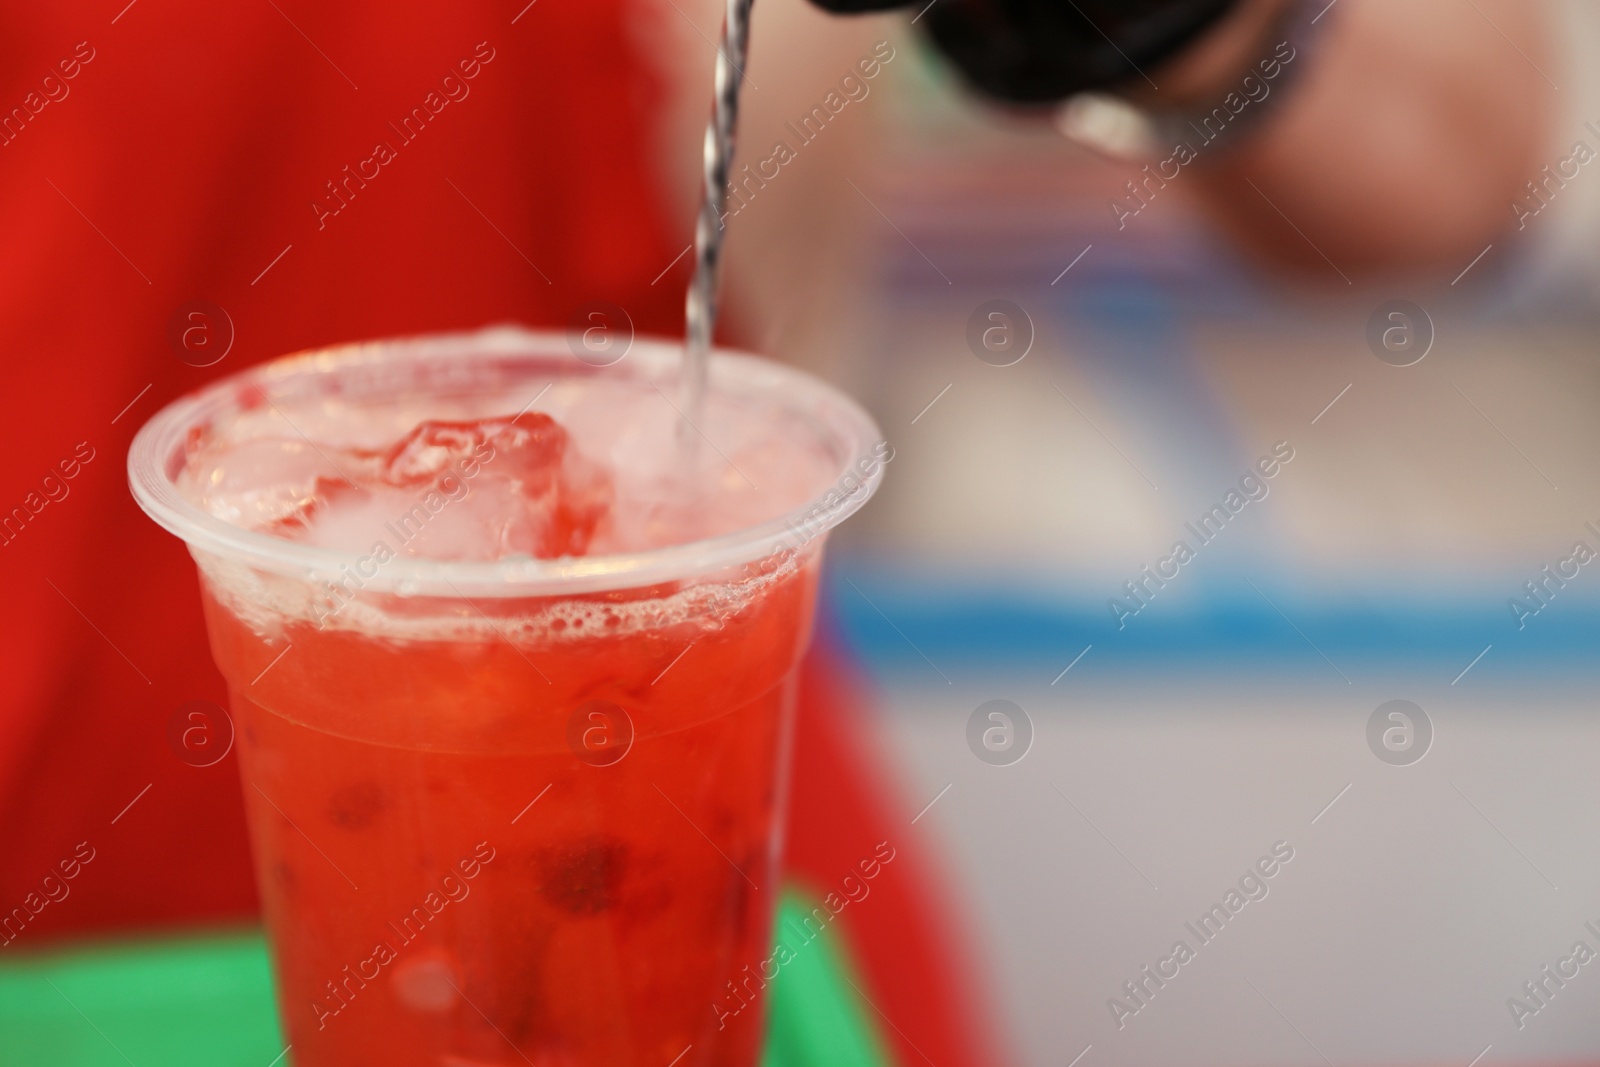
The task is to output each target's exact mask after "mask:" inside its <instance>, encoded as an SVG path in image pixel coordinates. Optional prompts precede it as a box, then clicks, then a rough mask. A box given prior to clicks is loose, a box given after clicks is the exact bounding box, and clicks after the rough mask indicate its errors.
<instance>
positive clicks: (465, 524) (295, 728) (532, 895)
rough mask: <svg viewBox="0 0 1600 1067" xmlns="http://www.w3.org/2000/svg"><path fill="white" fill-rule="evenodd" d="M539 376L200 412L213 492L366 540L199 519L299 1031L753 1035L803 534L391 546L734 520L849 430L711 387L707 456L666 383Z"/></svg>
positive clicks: (750, 1053)
mask: <svg viewBox="0 0 1600 1067" xmlns="http://www.w3.org/2000/svg"><path fill="white" fill-rule="evenodd" d="M529 399H530V398H529V397H527V396H512V395H505V396H475V397H466V398H454V399H451V398H437V397H436V398H428V399H418V400H416V401H405V402H399V403H396V402H394V401H392V400H391V401H387V402H385V403H384V404H383V405H381V406H379V405H374V406H371V407H363V406H361V405H359V404H353V403H347V402H344V401H338V400H330V399H326V398H324V399H319V400H316V401H314V402H313V401H307V402H305V403H304V404H301V405H288V402H286V401H283V400H281V399H280V400H277V401H275V402H273V403H270V404H262V405H259V406H256V407H253V408H250V409H249V410H247V411H245V412H244V413H243V414H241V415H240V416H238V417H237V418H236V419H234V420H232V421H231V422H229V423H228V424H226V425H217V426H212V427H210V428H208V429H206V430H204V431H202V432H199V433H196V434H194V435H192V437H191V440H190V444H189V448H188V460H187V465H186V467H185V470H184V472H183V474H182V477H181V478H180V483H181V484H182V486H183V487H184V489H185V491H186V492H187V493H188V494H189V495H190V497H191V499H193V500H194V501H195V502H196V503H198V504H199V505H200V506H202V507H204V508H206V509H207V510H209V511H210V512H211V513H212V514H215V515H219V516H221V517H223V518H226V519H227V520H228V521H230V522H233V523H236V524H238V525H241V526H246V527H249V528H252V529H257V530H261V531H265V532H270V533H272V534H274V535H276V536H280V537H284V538H287V539H291V540H296V541H301V542H306V543H312V544H317V545H322V546H325V547H333V548H340V549H344V550H347V551H349V552H352V553H355V552H359V553H362V554H363V556H362V558H363V559H364V560H366V561H367V562H366V563H365V564H362V563H357V564H355V565H353V566H352V567H351V568H349V569H347V571H346V573H345V577H344V578H343V579H341V580H338V581H334V580H329V581H323V582H321V583H308V582H306V581H305V580H304V579H300V578H288V577H283V576H279V575H274V574H268V573H264V572H260V571H256V570H252V569H249V568H246V567H244V566H243V565H241V564H237V563H230V562H227V561H223V560H221V559H218V558H215V557H212V556H210V555H208V554H206V553H203V552H198V553H197V556H198V559H199V563H200V566H201V571H202V575H203V579H204V580H203V585H204V594H205V603H206V611H207V619H208V625H209V629H210V635H211V642H212V647H213V651H214V653H215V656H216V659H217V662H218V664H219V666H220V667H221V669H222V671H223V673H224V675H225V676H226V677H227V679H228V683H229V686H230V690H231V693H232V702H233V708H234V713H235V716H236V719H237V727H238V736H239V743H238V747H239V752H240V759H241V772H242V775H243V778H244V792H245V800H246V806H247V810H248V814H249V818H250V822H251V834H252V847H253V849H254V853H255V860H256V867H257V872H258V877H259V882H260V886H261V892H262V896H263V901H264V905H265V911H266V917H267V922H268V925H269V930H270V933H271V935H272V944H273V951H274V964H275V969H276V976H277V984H278V992H279V999H280V1011H281V1015H282V1018H283V1020H284V1023H285V1026H286V1030H287V1032H286V1034H285V1039H286V1041H288V1042H290V1043H292V1045H293V1051H292V1052H291V1053H290V1056H291V1057H292V1058H293V1060H294V1062H295V1063H297V1064H299V1065H300V1067H334V1065H340V1067H344V1065H353V1064H380V1063H381V1064H385V1065H418V1067H421V1065H428V1067H487V1065H501V1064H521V1063H524V1062H532V1063H537V1064H540V1065H544V1064H585V1065H602V1064H603V1065H622V1064H649V1065H653V1067H661V1065H665V1064H668V1063H673V1062H674V1061H675V1060H676V1062H677V1063H678V1064H680V1065H681V1067H687V1065H690V1064H715V1065H718V1067H724V1065H725V1067H735V1065H737V1067H752V1065H753V1064H755V1062H756V1059H757V1056H758V1054H759V1044H760V1036H761V1035H760V1028H761V1024H760V1020H761V1017H762V1011H761V1008H762V1007H763V1005H764V1003H765V998H766V996H767V991H766V990H765V986H766V984H767V981H768V979H769V978H770V977H771V975H770V974H766V975H763V974H762V972H761V968H762V967H763V966H770V957H771V951H770V948H769V945H770V942H771V921H772V915H773V912H774V909H775V905H776V900H777V896H776V894H777V890H778V883H777V873H776V866H775V861H776V849H775V840H776V836H777V826H778V820H779V817H780V812H779V807H780V805H781V792H782V791H781V786H780V775H779V768H780V767H781V765H782V752H783V749H784V737H785V729H786V723H787V721H788V716H789V712H790V711H791V710H792V697H793V694H792V679H793V673H794V671H793V668H794V666H795V664H796V663H797V661H798V659H799V656H800V655H801V653H802V651H803V648H804V645H805V642H806V639H807V635H808V632H809V630H810V625H811V616H812V611H813V602H814V597H815V585H816V570H817V564H818V561H817V555H816V552H815V546H814V545H812V546H800V547H799V550H798V551H797V552H796V553H794V554H792V555H788V554H786V555H785V556H783V557H782V558H781V559H780V558H774V559H768V560H765V561H757V562H754V563H751V564H747V565H741V566H736V567H732V568H729V569H727V570H725V571H722V572H718V573H716V574H713V575H703V576H696V577H693V578H689V579H685V580H683V581H679V582H672V583H666V584H662V585H657V586H651V587H647V588H633V589H622V590H612V591H607V592H601V593H593V594H587V595H577V596H572V595H568V596H539V597H533V596H528V597H520V598H510V597H466V596H456V595H427V596H409V597H403V596H399V595H397V594H396V593H394V592H392V591H384V590H380V589H379V588H378V585H379V584H381V583H377V582H376V581H375V580H374V579H375V576H376V575H378V574H381V572H382V568H383V567H385V566H388V565H391V564H392V563H393V562H394V561H395V560H398V559H402V558H404V557H408V556H412V557H414V556H423V557H428V558H438V559H448V560H478V561H482V560H495V559H508V558H520V557H531V558H555V557H560V556H572V555H584V554H589V555H593V554H595V553H601V552H620V551H632V550H638V549H645V548H650V547H656V546H662V545H670V544H676V543H680V542H685V541H689V540H693V539H697V538H704V537H708V536H714V535H716V534H719V533H726V532H730V531H734V530H738V529H741V528H745V527H748V526H749V525H751V524H752V523H755V522H759V521H763V520H767V519H771V518H773V517H776V516H778V515H781V514H783V513H785V512H786V511H787V510H789V509H790V508H792V507H794V506H796V505H799V504H801V503H803V502H804V501H806V500H808V499H812V498H814V497H815V496H817V495H818V494H819V493H820V492H821V491H822V490H824V489H825V488H826V482H827V480H828V479H829V478H830V477H831V476H832V474H833V473H834V471H836V469H837V463H836V461H835V462H833V463H832V464H831V465H830V461H829V460H828V459H827V457H826V456H825V454H824V451H823V450H822V449H821V448H820V447H817V448H811V447H809V446H808V445H807V443H806V442H807V441H811V440H814V439H815V432H814V431H810V430H807V429H806V428H805V427H804V426H803V425H801V423H800V421H798V420H796V421H795V422H794V424H793V425H790V424H789V423H788V422H786V420H788V419H792V418H793V416H788V415H785V414H783V413H782V412H779V411H760V410H749V409H746V410H740V409H738V408H737V407H735V406H727V407H722V408H719V407H718V406H717V405H716V404H715V403H712V404H709V405H708V408H707V410H706V412H705V416H704V420H703V422H702V423H701V427H702V429H704V430H705V431H706V433H707V436H708V438H709V439H710V440H711V441H712V442H714V444H715V447H714V448H707V449H703V450H701V452H702V456H701V459H702V460H703V463H702V466H701V467H700V468H699V469H698V470H696V471H695V472H693V473H692V474H690V475H685V474H684V473H683V472H681V471H678V470H676V469H675V465H676V464H677V462H678V461H679V456H680V454H679V452H678V450H677V449H676V448H675V447H674V441H675V437H674V434H675V432H676V427H677V422H678V419H679V416H678V414H677V413H676V411H675V410H674V408H673V407H672V405H671V404H670V403H669V402H667V401H666V399H665V398H664V397H661V396H658V395H656V394H655V393H654V392H653V391H652V390H651V389H650V388H649V387H648V385H645V386H644V387H642V388H641V387H640V385H639V384H638V383H617V384H611V383H607V382H606V381H604V380H601V379H594V380H581V381H575V382H558V383H556V384H555V385H553V386H551V387H550V389H549V390H548V391H547V392H546V393H544V394H543V395H542V396H541V397H540V398H539V401H538V403H537V404H536V405H533V406H529V404H528V401H529ZM286 405H287V406H286ZM380 546H381V548H382V549H383V551H379V548H380ZM742 1005H749V1006H750V1007H751V1008H752V1009H753V1010H742V1009H741V1006H742ZM734 1009H741V1010H734ZM680 1057H681V1058H680Z"/></svg>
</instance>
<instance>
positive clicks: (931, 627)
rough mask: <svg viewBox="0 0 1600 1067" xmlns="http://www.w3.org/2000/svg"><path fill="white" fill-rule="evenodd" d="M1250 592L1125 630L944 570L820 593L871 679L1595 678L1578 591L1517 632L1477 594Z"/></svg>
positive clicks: (1590, 611)
mask: <svg viewBox="0 0 1600 1067" xmlns="http://www.w3.org/2000/svg"><path fill="white" fill-rule="evenodd" d="M1255 582H1256V585H1257V586H1258V587H1259V588H1260V590H1261V593H1264V594H1265V595H1266V597H1267V598H1270V600H1271V603H1270V604H1269V603H1268V602H1267V600H1266V599H1263V597H1262V596H1261V595H1260V594H1258V593H1257V592H1256V590H1255V589H1252V588H1251V586H1250V585H1249V584H1246V583H1245V582H1244V581H1243V580H1240V581H1239V582H1238V583H1221V582H1218V583H1216V584H1215V585H1214V586H1213V587H1212V588H1211V589H1210V590H1208V591H1207V594H1206V595H1205V596H1204V597H1203V598H1201V599H1199V600H1198V602H1195V601H1191V602H1190V603H1189V604H1187V605H1178V604H1172V603H1166V604H1163V603H1160V602H1157V603H1153V604H1152V605H1151V606H1150V607H1149V608H1147V609H1146V610H1145V611H1143V612H1142V613H1141V614H1140V615H1138V616H1137V617H1135V618H1131V619H1128V620H1126V626H1125V628H1123V629H1122V630H1118V629H1117V627H1116V625H1115V623H1114V621H1113V618H1112V616H1111V613H1110V612H1109V611H1108V610H1107V609H1106V608H1105V607H1104V603H1103V599H1104V598H1100V599H1094V598H1091V597H1089V596H1087V595H1070V592H1069V591H1068V590H1065V589H1063V590H1062V591H1061V596H1060V598H1059V599H1052V598H1051V597H1050V596H1049V594H1048V591H1044V592H1040V591H1036V590H1035V591H1022V590H1019V589H1018V588H1017V587H1016V586H1014V585H1013V586H1010V587H1005V586H1002V585H1000V584H992V585H985V584H984V583H982V582H981V581H979V580H977V579H975V578H967V579H962V578H960V577H952V576H951V575H950V574H949V572H948V571H947V570H946V571H944V572H942V573H940V572H935V571H933V570H932V569H931V568H929V569H927V570H920V569H912V568H907V567H893V566H885V565H882V564H881V563H878V562H876V561H874V560H872V559H870V558H867V557H862V556H854V557H843V558H837V557H836V558H835V559H834V560H833V561H832V562H831V564H830V566H829V568H828V572H827V576H826V577H825V579H824V595H823V612H824V619H825V625H828V626H830V627H831V628H833V630H834V631H835V632H837V633H839V634H840V635H841V636H842V637H843V638H844V640H845V642H846V644H847V645H848V647H850V648H851V649H852V650H853V651H854V652H855V653H856V654H857V655H858V656H859V657H860V658H861V659H862V660H863V661H864V662H865V663H866V665H867V666H868V667H869V668H871V669H872V670H874V671H875V672H894V673H899V672H917V671H929V670H930V668H929V664H928V661H929V660H931V661H932V662H933V664H936V665H937V668H938V669H939V670H941V671H943V672H944V673H945V674H946V675H951V674H953V673H954V672H958V671H971V670H974V669H977V670H982V669H984V668H988V667H993V666H996V665H1018V666H1021V665H1027V666H1028V667H1029V669H1031V670H1033V671H1035V673H1037V672H1038V671H1039V670H1041V669H1043V670H1046V672H1047V673H1049V674H1050V675H1051V676H1053V673H1054V672H1053V671H1050V670H1049V668H1050V667H1052V666H1054V670H1057V671H1058V670H1060V669H1061V668H1062V667H1065V666H1066V665H1067V664H1068V663H1070V662H1071V661H1072V659H1073V657H1074V656H1076V655H1077V654H1078V653H1079V652H1080V651H1082V650H1083V648H1084V647H1085V646H1086V645H1090V644H1092V645H1093V646H1094V650H1093V653H1092V655H1093V666H1094V668H1095V671H1096V673H1099V672H1100V671H1103V670H1104V669H1105V668H1107V667H1111V668H1113V669H1115V670H1118V671H1141V672H1150V671H1154V670H1162V669H1166V668H1169V667H1170V668H1178V667H1182V668H1183V669H1185V670H1192V669H1196V668H1201V667H1206V666H1215V667H1219V668H1226V667H1228V666H1230V665H1231V666H1237V665H1238V664H1240V663H1244V662H1252V663H1262V662H1271V663H1273V665H1275V666H1278V667H1282V668H1284V669H1293V670H1296V671H1310V670H1318V669H1327V670H1328V671H1329V677H1330V678H1331V679H1332V680H1333V681H1335V682H1340V679H1339V678H1338V676H1337V674H1335V673H1334V671H1335V669H1342V670H1344V671H1345V672H1346V673H1347V674H1348V673H1350V672H1351V671H1352V669H1357V670H1365V671H1370V670H1372V669H1374V668H1378V669H1404V670H1408V671H1409V670H1412V669H1413V668H1415V669H1417V670H1421V671H1425V672H1428V673H1431V674H1441V676H1442V679H1443V681H1444V682H1448V681H1449V680H1450V679H1451V678H1452V677H1453V676H1454V675H1455V674H1456V672H1457V671H1460V670H1461V669H1463V668H1465V667H1466V666H1467V665H1468V663H1469V662H1471V661H1472V659H1473V657H1475V656H1477V655H1478V653H1479V652H1481V651H1482V650H1483V649H1484V648H1485V647H1486V646H1489V645H1493V649H1492V651H1491V653H1490V654H1489V655H1488V656H1485V657H1484V661H1483V662H1482V663H1480V664H1479V666H1478V667H1477V668H1474V670H1481V671H1482V672H1483V674H1490V673H1493V674H1496V675H1500V674H1505V673H1507V672H1511V673H1517V672H1519V671H1522V670H1539V671H1545V670H1550V669H1557V670H1560V671H1562V672H1564V673H1574V672H1582V671H1594V670H1595V668H1596V667H1600V657H1597V656H1596V655H1595V653H1596V652H1597V651H1600V598H1597V597H1593V596H1589V597H1585V596H1583V595H1581V593H1580V592H1576V591H1570V590H1569V591H1568V592H1567V594H1564V595H1565V599H1562V600H1557V601H1554V602H1552V603H1551V605H1550V606H1549V607H1548V608H1546V609H1545V610H1543V611H1542V612H1541V613H1540V614H1539V615H1538V616H1537V617H1535V618H1532V619H1529V620H1527V624H1526V627H1525V628H1524V629H1522V630H1520V631H1519V630H1518V628H1517V622H1516V619H1515V617H1514V616H1513V615H1512V614H1511V612H1510V611H1509V610H1508V609H1507V608H1506V606H1505V603H1504V599H1503V598H1496V597H1494V596H1491V595H1488V594H1487V593H1484V592H1483V591H1482V590H1473V591H1471V592H1470V593H1466V594H1461V595H1455V596H1450V595H1441V594H1439V593H1437V592H1434V593H1421V592H1414V593H1413V594H1412V595H1393V596H1380V595H1376V594H1374V595H1371V596H1366V597H1359V596H1350V595H1346V596H1344V597H1341V598H1340V599H1338V600H1335V599H1332V598H1330V597H1328V596H1324V595H1319V593H1318V592H1317V591H1316V590H1315V589H1311V590H1307V589H1304V588H1295V587H1292V586H1290V585H1289V583H1287V582H1286V581H1284V580H1282V579H1281V578H1280V579H1276V580H1274V579H1273V578H1270V577H1268V578H1258V579H1255ZM1223 589H1227V592H1226V593H1223V592H1222V590H1223ZM1280 611H1281V612H1282V614H1280V613H1279V612H1280ZM1285 616H1287V620H1286V618H1285ZM1288 620H1292V622H1291V621H1288ZM1297 627H1298V629H1296V628H1297ZM1313 643H1314V647H1313ZM1318 650H1320V651H1318ZM1323 656H1326V657H1327V659H1328V660H1331V661H1332V662H1333V664H1336V665H1337V668H1333V667H1328V665H1327V664H1326V662H1325V661H1324V660H1323V658H1322V657H1323ZM924 657H926V658H924ZM1084 666H1085V667H1088V666H1090V663H1089V660H1088V659H1087V657H1086V659H1085V662H1084ZM930 673H931V672H930ZM1045 680H1046V681H1048V680H1049V678H1048V677H1047V678H1046V679H1045ZM1340 684H1342V682H1340Z"/></svg>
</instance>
